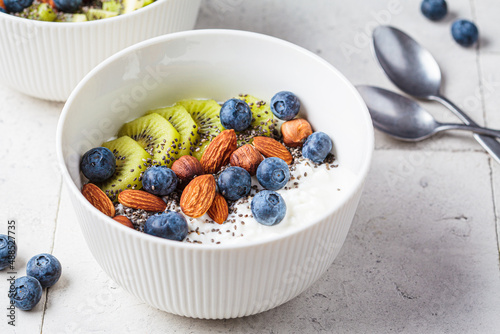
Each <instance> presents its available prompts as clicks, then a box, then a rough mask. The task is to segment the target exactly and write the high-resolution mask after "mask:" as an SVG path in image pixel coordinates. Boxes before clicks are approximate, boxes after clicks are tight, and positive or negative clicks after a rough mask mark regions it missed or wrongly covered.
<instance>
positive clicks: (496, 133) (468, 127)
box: [436, 123, 500, 137]
mask: <svg viewBox="0 0 500 334" xmlns="http://www.w3.org/2000/svg"><path fill="white" fill-rule="evenodd" d="M446 130H464V131H472V132H474V133H478V134H481V135H486V136H492V137H500V130H493V129H488V128H483V127H481V126H473V125H463V124H448V123H442V124H440V125H439V126H438V127H437V128H436V132H441V131H446Z"/></svg>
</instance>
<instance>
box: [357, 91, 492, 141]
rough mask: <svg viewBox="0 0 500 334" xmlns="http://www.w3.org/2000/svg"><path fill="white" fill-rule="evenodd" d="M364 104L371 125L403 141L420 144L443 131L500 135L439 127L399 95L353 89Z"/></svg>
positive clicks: (470, 128)
mask: <svg viewBox="0 0 500 334" xmlns="http://www.w3.org/2000/svg"><path fill="white" fill-rule="evenodd" d="M356 88H357V89H358V91H359V93H360V94H361V96H362V97H363V99H364V100H365V103H366V105H367V106H368V110H369V111H370V115H371V116H372V121H373V125H374V126H375V127H376V128H377V129H379V130H381V131H383V132H385V133H387V134H388V135H390V136H392V137H395V138H397V139H400V140H405V141H420V140H423V139H426V138H429V137H430V136H432V135H434V134H436V133H438V132H441V131H446V130H466V131H472V132H476V133H481V134H485V135H490V136H495V137H500V131H498V130H492V129H487V128H483V127H478V126H470V125H463V124H450V123H439V122H437V121H436V120H435V119H434V117H432V115H431V114H429V113H428V112H427V111H426V110H425V109H423V108H422V107H420V105H419V104H418V103H416V102H415V101H413V100H410V99H408V98H406V97H404V96H402V95H399V94H396V93H393V92H391V91H388V90H386V89H383V88H378V87H373V86H357V87H356Z"/></svg>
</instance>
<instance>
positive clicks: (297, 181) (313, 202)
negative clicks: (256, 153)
mask: <svg viewBox="0 0 500 334" xmlns="http://www.w3.org/2000/svg"><path fill="white" fill-rule="evenodd" d="M331 165H335V166H337V163H336V162H334V163H333V164H330V165H328V164H323V165H320V166H317V167H316V168H315V167H314V164H312V163H311V162H308V160H307V159H304V160H302V161H301V162H299V163H298V164H296V165H295V170H293V171H291V172H290V175H291V177H290V181H289V182H288V184H287V185H286V186H285V187H284V188H282V189H280V190H278V191H277V192H278V193H279V194H280V195H281V196H282V197H283V199H284V200H285V203H286V207H287V210H286V215H285V218H284V219H283V220H282V221H281V222H280V223H279V224H277V225H274V226H266V225H262V224H260V223H258V222H257V221H256V220H255V219H254V218H252V211H251V209H250V203H251V199H252V197H253V195H254V194H255V191H254V190H252V193H251V194H250V195H249V196H248V197H246V198H242V199H240V200H238V201H237V202H236V203H235V208H236V210H235V211H236V212H234V213H231V214H229V217H228V218H227V220H226V221H225V222H224V223H223V224H221V225H219V224H217V223H215V222H214V221H212V220H211V219H210V218H209V217H208V215H206V214H205V215H203V216H202V217H200V218H190V217H187V216H186V219H187V221H188V226H189V230H190V233H189V234H188V236H187V238H186V239H185V240H184V242H201V243H203V244H234V243H241V242H244V241H247V240H248V241H250V240H262V239H264V238H269V237H271V236H274V235H280V234H283V233H285V232H287V231H289V230H293V229H297V228H299V227H300V226H303V225H304V224H308V222H312V221H314V220H315V219H316V218H319V217H320V216H322V215H323V214H324V213H325V212H326V211H327V210H328V209H329V208H330V207H332V206H333V205H334V204H335V203H336V202H338V201H339V200H340V198H341V197H342V191H343V190H344V189H345V188H346V186H348V185H349V184H352V182H353V180H354V179H355V175H354V173H352V172H351V171H350V170H347V169H345V168H342V167H341V166H338V167H333V168H332V167H330V166H331ZM305 175H306V176H305ZM252 185H256V186H257V187H258V189H262V187H261V186H260V185H259V183H258V181H257V179H256V177H252Z"/></svg>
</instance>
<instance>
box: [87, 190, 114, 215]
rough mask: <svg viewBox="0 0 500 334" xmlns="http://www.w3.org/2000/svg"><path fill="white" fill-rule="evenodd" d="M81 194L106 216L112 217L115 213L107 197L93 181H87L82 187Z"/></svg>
mask: <svg viewBox="0 0 500 334" xmlns="http://www.w3.org/2000/svg"><path fill="white" fill-rule="evenodd" d="M82 195H83V197H85V198H86V199H87V201H89V202H90V204H92V205H93V206H94V207H95V208H96V209H97V210H99V211H101V212H102V213H104V214H105V215H106V216H110V217H113V216H114V215H115V206H114V205H113V202H111V200H110V199H109V197H108V196H107V195H106V194H105V193H104V191H102V190H101V188H99V187H98V186H96V185H95V184H93V183H87V184H86V185H84V186H83V188H82Z"/></svg>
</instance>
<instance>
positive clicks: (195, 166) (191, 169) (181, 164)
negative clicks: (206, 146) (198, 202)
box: [171, 155, 204, 189]
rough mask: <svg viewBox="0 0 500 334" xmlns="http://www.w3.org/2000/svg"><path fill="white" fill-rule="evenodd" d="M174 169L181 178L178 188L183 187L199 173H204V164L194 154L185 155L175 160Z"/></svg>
mask: <svg viewBox="0 0 500 334" xmlns="http://www.w3.org/2000/svg"><path fill="white" fill-rule="evenodd" d="M171 168H172V170H173V171H174V173H175V175H177V177H178V178H179V184H178V185H177V187H178V188H180V189H183V188H184V187H185V186H187V184H188V183H189V182H190V181H191V180H192V179H193V178H194V177H195V176H198V175H203V174H204V173H203V166H202V165H201V163H200V162H199V161H198V159H196V158H195V157H193V156H190V155H183V156H182V157H180V158H179V159H177V160H175V162H174V164H173V165H172V167H171Z"/></svg>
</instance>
